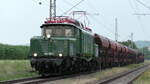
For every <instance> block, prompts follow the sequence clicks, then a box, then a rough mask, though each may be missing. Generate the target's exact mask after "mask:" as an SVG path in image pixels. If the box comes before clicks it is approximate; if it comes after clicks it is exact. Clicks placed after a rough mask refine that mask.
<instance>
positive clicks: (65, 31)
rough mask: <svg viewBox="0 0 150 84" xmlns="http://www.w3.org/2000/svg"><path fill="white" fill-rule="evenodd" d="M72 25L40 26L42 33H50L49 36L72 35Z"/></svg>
mask: <svg viewBox="0 0 150 84" xmlns="http://www.w3.org/2000/svg"><path fill="white" fill-rule="evenodd" d="M73 30H74V27H72V26H60V25H57V26H56V25H54V26H45V27H43V28H42V34H43V35H48V34H49V35H51V36H73V35H74V31H73Z"/></svg>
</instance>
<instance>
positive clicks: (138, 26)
mask: <svg viewBox="0 0 150 84" xmlns="http://www.w3.org/2000/svg"><path fill="white" fill-rule="evenodd" d="M40 1H41V2H42V3H43V4H42V5H39V4H38V2H40ZM79 1H80V0H57V15H61V14H63V13H64V12H65V11H67V10H68V9H70V8H71V7H72V6H74V5H75V4H77V3H78V2H79ZM141 2H143V3H145V5H147V6H149V7H150V0H141ZM48 9H49V0H2V1H1V3H0V24H1V26H0V29H1V30H0V43H5V44H14V45H18V44H19V45H20V44H29V42H30V38H31V37H32V36H39V35H40V34H41V30H40V26H41V24H42V23H43V22H44V21H45V18H47V17H48V16H49V14H48V13H49V10H48ZM77 10H79V11H80V10H83V11H87V12H88V13H90V14H91V15H90V16H88V18H89V20H90V27H91V28H92V29H93V32H96V33H98V34H100V35H103V36H106V37H108V38H110V39H112V40H114V33H115V32H114V31H115V18H116V17H117V18H118V28H119V29H118V31H119V40H120V41H124V40H128V39H130V34H131V32H133V33H134V41H137V40H148V41H150V33H149V31H150V15H149V16H139V17H138V16H136V15H133V14H134V13H148V14H150V9H148V8H146V7H144V6H143V5H142V4H140V3H139V2H137V1H136V0H85V1H83V2H82V3H81V4H80V5H78V6H77V7H75V8H74V9H73V10H72V11H77ZM70 12H71V11H70ZM94 13H99V14H100V15H99V16H95V15H94Z"/></svg>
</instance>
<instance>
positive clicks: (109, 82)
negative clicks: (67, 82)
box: [0, 65, 150, 84]
mask: <svg viewBox="0 0 150 84" xmlns="http://www.w3.org/2000/svg"><path fill="white" fill-rule="evenodd" d="M148 68H150V65H144V66H142V67H139V68H136V69H133V70H130V71H127V72H124V73H119V74H117V75H114V76H111V77H107V78H104V79H102V80H99V81H96V82H92V83H88V84H132V82H133V81H134V80H135V79H136V78H138V77H139V76H140V75H141V74H142V73H143V72H145V71H146V70H147V69H148ZM89 73H93V72H84V73H79V74H72V75H65V76H55V77H54V76H53V77H47V78H43V77H40V76H39V77H33V78H24V79H18V80H10V81H4V82H0V84H40V83H45V82H49V81H55V80H60V79H65V78H71V77H77V76H80V75H86V74H89Z"/></svg>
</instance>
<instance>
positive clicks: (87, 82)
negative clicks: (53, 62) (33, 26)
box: [52, 63, 145, 84]
mask: <svg viewBox="0 0 150 84" xmlns="http://www.w3.org/2000/svg"><path fill="white" fill-rule="evenodd" d="M144 64H145V63H141V64H131V65H128V66H124V67H114V68H109V69H106V70H102V71H99V72H95V73H92V74H88V75H81V76H77V77H73V78H67V79H63V80H58V81H53V82H52V83H53V84H93V82H94V81H97V80H101V79H103V78H106V77H109V76H112V75H115V74H117V73H121V72H124V71H128V70H130V69H133V68H137V67H140V66H142V65H144Z"/></svg>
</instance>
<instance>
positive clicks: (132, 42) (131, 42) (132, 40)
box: [131, 33, 133, 48]
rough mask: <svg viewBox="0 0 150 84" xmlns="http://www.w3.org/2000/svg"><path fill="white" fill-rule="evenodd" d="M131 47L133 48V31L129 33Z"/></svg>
mask: <svg viewBox="0 0 150 84" xmlns="http://www.w3.org/2000/svg"><path fill="white" fill-rule="evenodd" d="M131 48H133V33H131Z"/></svg>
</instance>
